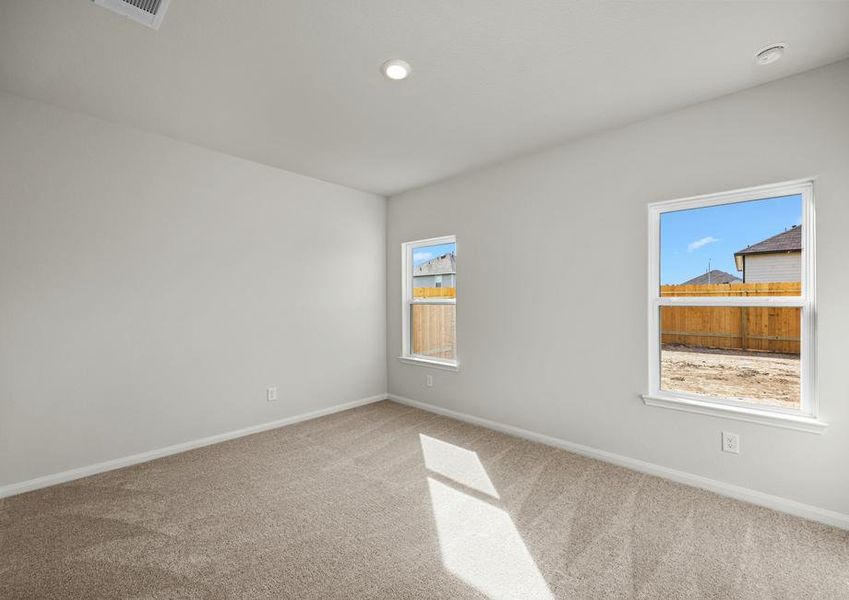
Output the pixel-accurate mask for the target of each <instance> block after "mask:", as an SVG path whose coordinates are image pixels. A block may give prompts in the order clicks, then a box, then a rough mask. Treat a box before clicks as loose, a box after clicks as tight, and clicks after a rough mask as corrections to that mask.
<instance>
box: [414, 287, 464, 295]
mask: <svg viewBox="0 0 849 600" xmlns="http://www.w3.org/2000/svg"><path fill="white" fill-rule="evenodd" d="M456 297H457V289H456V288H450V287H441V288H426V287H420V288H413V298H456Z"/></svg>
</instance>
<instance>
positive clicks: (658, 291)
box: [646, 182, 816, 423]
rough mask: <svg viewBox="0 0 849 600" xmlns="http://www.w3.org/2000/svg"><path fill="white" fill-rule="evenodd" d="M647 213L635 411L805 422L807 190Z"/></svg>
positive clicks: (778, 189)
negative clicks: (643, 363) (643, 362)
mask: <svg viewBox="0 0 849 600" xmlns="http://www.w3.org/2000/svg"><path fill="white" fill-rule="evenodd" d="M649 214H650V223H649V226H650V250H649V253H650V273H649V344H650V347H649V356H650V360H649V393H648V394H647V395H646V402H647V403H649V404H657V405H663V406H668V407H671V408H680V407H681V405H683V406H687V407H689V408H697V409H698V410H695V412H712V411H711V410H705V409H716V410H722V411H726V412H731V413H736V414H737V415H738V416H739V415H743V416H751V415H753V414H755V415H757V414H759V415H771V416H774V417H775V418H776V419H777V420H779V421H781V420H782V419H783V421H782V422H785V423H787V422H799V421H806V420H810V421H815V417H816V403H815V395H814V386H813V372H814V370H813V360H814V356H813V355H814V344H813V338H814V331H813V323H814V319H813V315H814V308H815V305H814V261H813V249H814V246H813V239H814V230H813V227H814V221H813V185H812V183H811V182H803V183H796V184H781V185H776V186H766V187H762V188H756V189H751V190H744V191H740V192H731V193H726V194H715V195H711V196H703V197H698V198H689V199H685V200H678V201H672V202H661V203H657V204H653V205H651V206H650V207H649ZM673 403H678V404H679V406H675V405H673ZM684 410H686V408H685V409H684ZM787 417H789V418H790V420H789V421H788V420H787ZM794 419H795V421H794ZM749 420H752V419H749ZM764 422H768V420H765V421H764Z"/></svg>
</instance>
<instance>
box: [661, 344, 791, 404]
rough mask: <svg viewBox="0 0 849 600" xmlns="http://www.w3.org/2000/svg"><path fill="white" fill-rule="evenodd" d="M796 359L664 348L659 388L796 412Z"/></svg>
mask: <svg viewBox="0 0 849 600" xmlns="http://www.w3.org/2000/svg"><path fill="white" fill-rule="evenodd" d="M799 374H800V362H799V356H798V355H795V354H775V353H769V352H746V351H743V350H717V349H713V348H692V347H688V346H676V345H664V346H663V348H662V349H661V387H662V389H664V390H670V391H678V392H689V393H691V394H702V395H707V396H723V397H726V398H727V397H735V398H742V399H745V400H750V401H754V402H757V403H760V404H769V405H772V406H782V407H785V408H799Z"/></svg>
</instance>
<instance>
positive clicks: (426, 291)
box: [413, 243, 457, 298]
mask: <svg viewBox="0 0 849 600" xmlns="http://www.w3.org/2000/svg"><path fill="white" fill-rule="evenodd" d="M456 248H457V244H454V243H451V244H439V245H437V246H420V247H418V248H414V249H413V298H454V297H455V295H456V290H455V286H456V279H457V272H456V262H457V261H456V257H455V254H456Z"/></svg>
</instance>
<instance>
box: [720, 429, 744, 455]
mask: <svg viewBox="0 0 849 600" xmlns="http://www.w3.org/2000/svg"><path fill="white" fill-rule="evenodd" d="M722 451H723V452H730V453H731V454H740V434H739V433H729V432H728V431H723V432H722Z"/></svg>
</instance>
